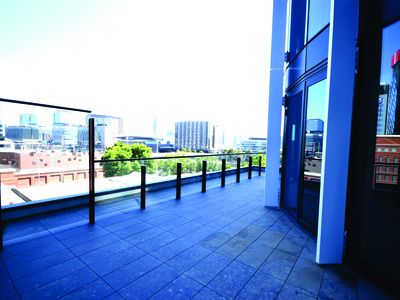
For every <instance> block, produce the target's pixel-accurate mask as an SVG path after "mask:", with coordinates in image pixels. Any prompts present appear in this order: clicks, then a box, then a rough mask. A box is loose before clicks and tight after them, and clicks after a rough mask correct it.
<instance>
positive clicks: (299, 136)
mask: <svg viewBox="0 0 400 300" xmlns="http://www.w3.org/2000/svg"><path fill="white" fill-rule="evenodd" d="M399 19H400V3H399V2H398V1H390V0H383V1H363V0H348V1H342V0H287V1H281V0H275V1H274V12H273V21H272V26H273V31H272V50H271V60H270V62H271V63H270V68H271V69H270V85H269V86H270V90H269V104H268V105H269V110H268V141H267V165H268V166H269V167H268V168H267V169H266V192H265V204H266V206H279V207H281V208H283V209H284V210H285V211H286V212H287V213H288V215H289V216H291V217H293V219H294V220H295V221H296V222H298V224H299V225H300V226H302V227H303V228H305V229H306V230H307V231H309V232H310V234H312V235H314V236H315V238H316V240H317V251H316V256H315V261H316V262H317V263H319V264H338V263H346V264H348V265H349V266H351V267H353V268H355V269H356V270H358V271H359V272H361V273H363V274H365V275H366V276H368V277H370V278H371V279H372V280H375V281H376V282H378V283H380V284H381V285H383V286H385V287H387V288H389V289H391V290H393V291H395V292H399V286H400V285H399V283H400V272H399V270H400V260H399V259H398V253H399V251H400V235H399V234H398V232H397V231H398V230H396V229H395V228H397V229H398V228H400V206H399V205H398V201H399V199H400V186H399V180H398V176H399V173H398V172H399V155H398V151H399V150H398V149H399V147H400V141H399V136H400V127H399V126H400V114H399V106H400V103H399V102H400V101H399V96H398V92H397V91H398V85H399V74H400V72H399V70H400V62H399V61H400V52H399V49H400V43H399V42H398V41H399V39H398V36H399V35H400V21H398V20H399ZM282 70H283V71H284V72H282ZM388 82H390V86H389V85H388V84H386V83H388ZM282 86H283V89H282V88H281V87H282ZM282 99H283V101H282ZM378 99H379V100H378ZM282 104H283V105H282ZM282 127H283V136H281V130H280V129H281V128H282ZM281 141H282V142H281Z"/></svg>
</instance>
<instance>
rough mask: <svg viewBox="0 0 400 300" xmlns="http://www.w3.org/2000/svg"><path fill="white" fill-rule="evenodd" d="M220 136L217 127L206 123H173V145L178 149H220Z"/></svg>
mask: <svg viewBox="0 0 400 300" xmlns="http://www.w3.org/2000/svg"><path fill="white" fill-rule="evenodd" d="M221 144H222V134H221V133H220V129H219V127H218V126H217V125H214V126H212V125H211V124H210V122H208V121H184V122H176V123H175V145H176V147H177V148H178V149H183V148H189V149H192V150H196V151H198V150H203V151H209V150H214V149H216V148H218V147H221Z"/></svg>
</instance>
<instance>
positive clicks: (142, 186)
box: [140, 165, 146, 209]
mask: <svg viewBox="0 0 400 300" xmlns="http://www.w3.org/2000/svg"><path fill="white" fill-rule="evenodd" d="M140 173H141V181H140V182H141V183H140V208H141V209H145V208H146V165H143V166H141V167H140Z"/></svg>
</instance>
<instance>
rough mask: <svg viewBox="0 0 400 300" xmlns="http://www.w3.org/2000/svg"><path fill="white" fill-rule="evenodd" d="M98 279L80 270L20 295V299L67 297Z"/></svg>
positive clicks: (92, 274)
mask: <svg viewBox="0 0 400 300" xmlns="http://www.w3.org/2000/svg"><path fill="white" fill-rule="evenodd" d="M96 279H98V276H97V275H96V274H95V273H94V272H93V271H91V270H89V269H88V268H84V269H80V270H78V271H76V272H74V273H71V274H69V275H67V276H65V277H63V278H61V279H58V280H56V281H52V282H51V283H49V284H47V285H45V286H43V287H41V288H38V289H36V290H34V291H32V292H29V293H27V294H23V295H22V297H21V298H22V299H27V300H28V299H29V300H33V299H55V298H60V297H62V296H64V295H67V294H69V293H71V292H73V291H74V290H77V289H79V288H81V287H83V286H85V285H87V284H88V283H90V282H92V281H95V280H96Z"/></svg>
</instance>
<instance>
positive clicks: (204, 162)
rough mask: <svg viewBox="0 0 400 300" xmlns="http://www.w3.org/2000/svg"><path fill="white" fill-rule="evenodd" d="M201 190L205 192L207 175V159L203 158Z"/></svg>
mask: <svg viewBox="0 0 400 300" xmlns="http://www.w3.org/2000/svg"><path fill="white" fill-rule="evenodd" d="M201 173H202V174H201V192H202V193H205V192H206V189H207V187H206V177H207V161H206V160H203V165H202V169H201Z"/></svg>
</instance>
